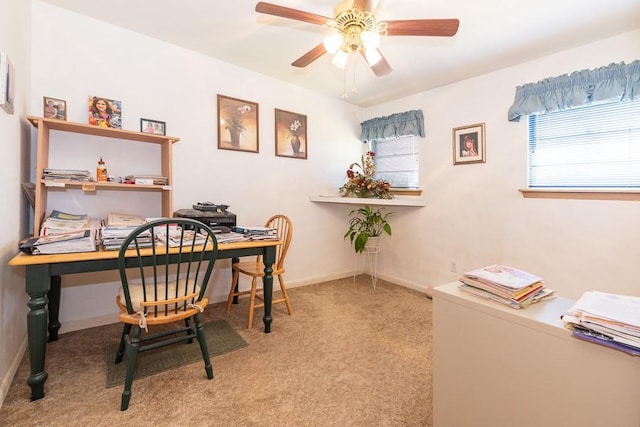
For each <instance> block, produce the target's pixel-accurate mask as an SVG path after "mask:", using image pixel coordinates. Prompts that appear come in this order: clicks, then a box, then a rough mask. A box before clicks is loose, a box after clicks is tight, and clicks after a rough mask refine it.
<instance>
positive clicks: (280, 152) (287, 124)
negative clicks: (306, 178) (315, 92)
mask: <svg viewBox="0 0 640 427" xmlns="http://www.w3.org/2000/svg"><path fill="white" fill-rule="evenodd" d="M307 151H308V145H307V116H305V115H303V114H298V113H292V112H291V111H284V110H279V109H277V108H276V156H281V157H292V158H294V159H306V158H307Z"/></svg>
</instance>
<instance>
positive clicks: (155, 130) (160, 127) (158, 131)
mask: <svg viewBox="0 0 640 427" xmlns="http://www.w3.org/2000/svg"><path fill="white" fill-rule="evenodd" d="M140 132H143V133H152V134H154V135H166V134H167V130H166V123H165V122H159V121H157V120H151V119H140Z"/></svg>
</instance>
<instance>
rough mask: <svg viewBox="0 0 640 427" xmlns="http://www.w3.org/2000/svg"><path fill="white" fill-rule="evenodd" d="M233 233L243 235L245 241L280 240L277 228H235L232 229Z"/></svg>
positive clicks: (249, 226) (251, 226)
mask: <svg viewBox="0 0 640 427" xmlns="http://www.w3.org/2000/svg"><path fill="white" fill-rule="evenodd" d="M231 231H233V232H234V233H239V234H242V235H243V236H244V239H245V240H267V239H277V238H278V229H277V228H270V227H260V226H257V225H248V226H245V225H243V226H235V227H231Z"/></svg>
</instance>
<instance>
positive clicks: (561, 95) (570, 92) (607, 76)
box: [508, 60, 640, 122]
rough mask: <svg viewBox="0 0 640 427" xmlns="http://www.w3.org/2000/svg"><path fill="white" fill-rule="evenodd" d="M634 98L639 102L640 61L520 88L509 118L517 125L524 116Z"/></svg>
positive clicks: (586, 71) (517, 90) (563, 76)
mask: <svg viewBox="0 0 640 427" xmlns="http://www.w3.org/2000/svg"><path fill="white" fill-rule="evenodd" d="M634 99H640V60H635V61H633V62H632V63H631V64H625V63H624V62H621V63H619V64H610V65H608V66H606V67H600V68H597V69H595V70H582V71H576V72H574V73H571V75H567V74H564V75H562V76H558V77H550V78H547V79H544V80H542V81H539V82H538V83H528V84H525V85H523V86H518V87H516V96H515V101H514V103H513V105H512V106H511V108H509V115H508V119H509V121H512V122H517V121H519V120H520V117H521V116H524V115H530V114H538V113H546V112H551V111H558V110H566V109H569V108H574V107H579V106H582V105H587V104H591V103H592V102H601V101H610V100H619V101H632V100H634Z"/></svg>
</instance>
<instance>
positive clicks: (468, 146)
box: [453, 123, 486, 165]
mask: <svg viewBox="0 0 640 427" xmlns="http://www.w3.org/2000/svg"><path fill="white" fill-rule="evenodd" d="M485 161H486V159H485V130H484V123H478V124H475V125H469V126H462V127H459V128H454V129H453V164H454V165H464V164H468V163H485Z"/></svg>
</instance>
